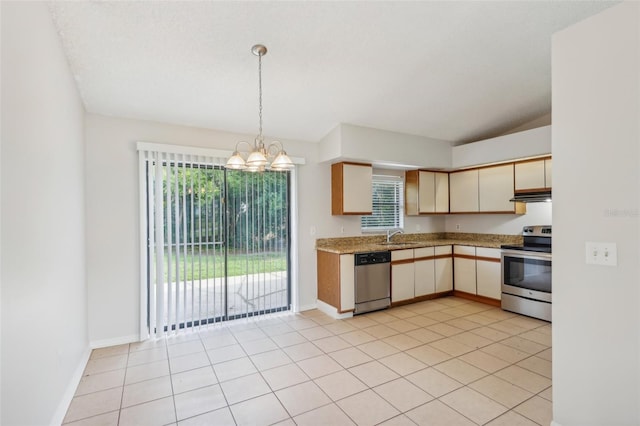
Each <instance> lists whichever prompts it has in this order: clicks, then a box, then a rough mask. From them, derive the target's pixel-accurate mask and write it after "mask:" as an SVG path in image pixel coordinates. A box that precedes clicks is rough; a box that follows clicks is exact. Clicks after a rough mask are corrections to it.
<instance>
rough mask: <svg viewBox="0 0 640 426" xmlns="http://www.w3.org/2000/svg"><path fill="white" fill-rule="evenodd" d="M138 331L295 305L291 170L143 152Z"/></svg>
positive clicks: (171, 328)
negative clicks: (230, 166) (252, 169)
mask: <svg viewBox="0 0 640 426" xmlns="http://www.w3.org/2000/svg"><path fill="white" fill-rule="evenodd" d="M139 156H140V168H141V171H140V179H141V183H140V190H141V193H142V197H141V210H143V211H144V214H143V213H142V212H141V222H142V227H143V228H144V229H143V230H141V239H142V240H143V241H142V242H143V246H144V248H145V250H144V251H145V252H144V253H141V257H142V258H143V259H142V273H141V279H142V283H141V285H142V289H141V295H142V297H143V300H146V301H147V309H146V312H145V313H144V315H143V316H142V322H143V324H141V333H147V334H148V335H152V336H153V335H155V336H156V337H157V336H162V335H164V334H166V333H177V332H179V331H180V330H184V329H189V328H191V329H193V328H194V327H203V326H207V325H209V324H212V323H215V322H219V321H224V320H228V319H233V318H238V317H246V316H252V315H259V314H263V313H266V312H273V311H276V310H283V309H288V308H289V305H290V296H289V293H290V292H289V287H290V285H289V279H288V278H289V277H288V275H289V274H288V264H289V257H288V253H289V251H288V248H289V228H288V223H289V217H288V213H287V212H288V174H287V172H264V173H249V172H240V171H226V170H225V169H224V168H223V164H224V159H223V158H218V157H213V156H206V155H191V154H184V153H176V152H164V151H159V150H149V149H140V147H139Z"/></svg>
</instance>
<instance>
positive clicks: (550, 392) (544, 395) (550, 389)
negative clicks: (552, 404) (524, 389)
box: [538, 386, 553, 401]
mask: <svg viewBox="0 0 640 426" xmlns="http://www.w3.org/2000/svg"><path fill="white" fill-rule="evenodd" d="M538 396H540V397H542V398H544V399H546V400H547V401H553V386H549V387H548V388H547V389H545V390H543V391H542V392H540V393H539V394H538Z"/></svg>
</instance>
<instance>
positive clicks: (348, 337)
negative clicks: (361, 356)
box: [340, 330, 376, 346]
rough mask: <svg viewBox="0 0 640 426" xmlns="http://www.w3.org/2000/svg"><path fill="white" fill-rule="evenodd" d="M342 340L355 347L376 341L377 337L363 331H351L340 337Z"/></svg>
mask: <svg viewBox="0 0 640 426" xmlns="http://www.w3.org/2000/svg"><path fill="white" fill-rule="evenodd" d="M340 338H342V340H344V341H345V342H347V343H349V344H350V345H353V346H358V345H362V344H363V343H367V342H372V341H374V340H376V338H375V337H373V336H372V335H370V334H369V333H367V332H366V331H363V330H356V331H350V332H348V333H344V334H341V335H340Z"/></svg>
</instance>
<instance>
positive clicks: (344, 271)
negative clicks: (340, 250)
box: [340, 254, 355, 312]
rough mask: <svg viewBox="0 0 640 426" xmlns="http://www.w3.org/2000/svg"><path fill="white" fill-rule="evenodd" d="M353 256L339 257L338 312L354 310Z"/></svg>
mask: <svg viewBox="0 0 640 426" xmlns="http://www.w3.org/2000/svg"><path fill="white" fill-rule="evenodd" d="M354 260H355V259H354V256H353V254H341V255H340V311H341V312H344V311H352V310H353V309H354V308H355V269H354V265H355V263H354Z"/></svg>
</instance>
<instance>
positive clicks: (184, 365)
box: [169, 352, 211, 374]
mask: <svg viewBox="0 0 640 426" xmlns="http://www.w3.org/2000/svg"><path fill="white" fill-rule="evenodd" d="M207 365H211V363H210V361H209V357H208V356H207V353H206V352H196V353H193V354H190V355H184V356H179V357H176V358H170V359H169V367H170V368H171V374H175V373H180V372H182V371H187V370H193V369H196V368H201V367H206V366H207Z"/></svg>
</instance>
